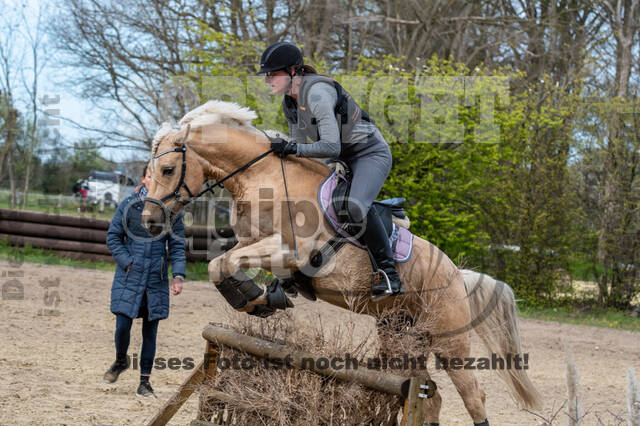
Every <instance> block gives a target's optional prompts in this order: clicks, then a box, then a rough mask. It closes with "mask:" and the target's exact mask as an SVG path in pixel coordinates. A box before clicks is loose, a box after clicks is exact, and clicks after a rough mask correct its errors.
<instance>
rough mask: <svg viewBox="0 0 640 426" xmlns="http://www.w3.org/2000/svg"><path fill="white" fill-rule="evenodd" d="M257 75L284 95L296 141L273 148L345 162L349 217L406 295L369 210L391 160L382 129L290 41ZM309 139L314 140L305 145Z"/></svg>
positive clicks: (276, 48)
mask: <svg viewBox="0 0 640 426" xmlns="http://www.w3.org/2000/svg"><path fill="white" fill-rule="evenodd" d="M258 74H264V75H265V82H266V83H267V84H268V85H269V86H271V93H272V94H283V95H284V99H283V100H282V109H283V112H284V115H285V117H286V118H287V122H288V123H289V129H290V132H291V138H292V141H293V142H286V141H284V140H282V139H276V140H274V141H273V142H272V143H271V148H272V149H273V152H274V153H275V154H277V155H280V156H282V157H285V156H287V155H291V154H295V155H296V156H297V157H314V158H335V157H337V158H339V159H341V160H342V161H344V162H345V163H347V165H348V166H349V167H350V168H351V171H352V173H353V178H352V181H351V189H350V192H349V200H348V201H347V210H348V213H349V215H350V218H351V220H352V221H353V223H358V224H363V225H364V227H365V230H364V234H363V239H364V241H365V243H366V244H367V247H368V248H369V250H370V251H371V254H372V255H373V257H374V259H375V261H376V264H377V266H378V268H379V269H380V270H382V271H383V272H384V273H385V274H386V276H387V278H388V279H389V285H390V287H391V291H392V293H393V294H400V293H402V292H403V291H402V282H401V281H400V277H399V276H398V271H397V270H396V267H395V262H394V260H393V253H392V251H391V247H390V246H389V239H388V237H387V233H386V230H385V227H384V225H383V223H382V220H381V219H380V217H379V216H378V214H377V211H376V209H375V208H371V204H372V203H373V201H374V200H375V199H376V197H377V196H378V194H379V193H380V189H382V185H383V184H384V181H385V180H386V178H387V176H388V175H389V171H390V170H391V162H392V160H391V150H390V149H389V145H388V144H387V142H386V141H385V140H384V138H383V137H382V134H381V133H380V130H378V128H377V127H376V126H375V125H374V124H373V123H372V122H371V120H370V119H369V116H368V115H367V113H366V112H364V111H362V110H361V109H360V107H359V106H358V105H357V104H356V102H355V101H354V100H353V98H352V97H351V96H350V95H349V94H348V93H347V92H345V91H344V89H342V87H341V86H340V85H339V84H337V83H336V82H335V80H333V79H331V78H329V77H325V76H322V75H318V73H317V72H316V70H315V69H313V67H311V66H309V65H304V62H303V59H302V52H301V51H300V49H298V47H297V46H296V45H294V44H292V43H287V42H279V43H275V44H273V45H271V46H269V47H268V48H267V49H266V50H265V51H264V53H263V54H262V57H261V59H260V70H259V71H258ZM307 138H309V139H311V141H312V143H306V142H307ZM387 290H388V287H387V284H386V282H383V281H381V282H380V283H379V284H376V285H375V286H374V287H373V288H372V293H373V295H374V296H378V295H381V294H384V293H385V292H387Z"/></svg>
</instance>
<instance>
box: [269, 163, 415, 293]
mask: <svg viewBox="0 0 640 426" xmlns="http://www.w3.org/2000/svg"><path fill="white" fill-rule="evenodd" d="M341 166H342V167H341V168H342V169H343V170H340V172H332V173H331V174H330V175H329V176H328V177H327V178H326V179H325V180H324V182H323V183H322V184H321V185H320V188H319V189H318V202H319V204H320V208H321V209H322V212H323V214H324V217H325V219H326V220H327V222H329V223H330V224H331V226H332V227H333V229H334V231H335V235H334V236H333V238H331V239H330V240H329V241H328V242H327V243H326V244H325V245H324V246H322V248H320V249H319V250H316V251H315V252H314V253H312V255H311V259H310V261H309V262H308V263H307V264H306V265H305V266H303V267H302V268H300V270H298V271H296V272H295V273H294V274H293V276H292V277H291V278H287V279H285V280H281V281H280V284H282V287H283V289H284V290H285V292H287V294H290V295H294V294H297V293H298V292H299V293H300V294H302V296H304V297H306V298H307V299H309V300H316V296H315V293H314V290H313V287H312V285H311V280H312V278H313V277H314V276H316V274H317V273H318V271H319V270H320V269H322V267H323V266H324V265H325V264H326V263H327V262H328V261H329V259H331V257H332V256H334V255H335V254H336V253H337V252H338V251H339V250H340V248H342V246H343V245H344V244H347V243H350V244H354V245H355V246H357V247H359V248H362V249H366V245H365V244H364V242H363V241H360V240H359V239H358V238H357V237H358V236H360V235H362V231H363V230H362V229H361V226H362V224H360V226H359V227H358V226H357V224H354V223H352V222H353V221H352V220H351V219H350V218H349V214H348V209H347V204H346V201H347V200H348V197H349V190H350V188H351V172H350V170H349V168H348V167H347V166H346V164H344V163H342V164H341ZM405 201H406V200H405V199H404V198H391V199H387V200H381V201H374V202H373V204H372V206H371V208H375V209H377V210H378V214H379V215H380V217H381V218H382V222H383V224H384V226H385V229H386V230H387V236H388V238H389V243H390V245H391V250H392V251H393V258H394V260H395V262H396V263H404V262H408V261H409V259H410V258H411V254H412V251H413V234H412V233H411V232H410V231H409V230H408V229H406V228H404V227H402V226H398V225H396V223H394V220H393V219H394V218H397V219H400V220H402V222H405V223H408V218H407V215H406V213H405V211H404V208H403V206H404V203H405ZM354 225H355V226H354Z"/></svg>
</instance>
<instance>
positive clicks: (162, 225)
mask: <svg viewBox="0 0 640 426" xmlns="http://www.w3.org/2000/svg"><path fill="white" fill-rule="evenodd" d="M170 218H171V214H170V212H169V211H168V210H167V208H166V207H165V206H164V204H163V203H162V202H161V201H160V200H156V199H153V198H146V199H145V204H144V209H143V210H142V226H144V229H146V231H147V232H148V233H149V235H151V236H152V237H157V236H158V235H160V234H162V233H163V232H166V231H167V230H168V229H169V226H170Z"/></svg>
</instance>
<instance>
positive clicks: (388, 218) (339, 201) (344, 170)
mask: <svg viewBox="0 0 640 426" xmlns="http://www.w3.org/2000/svg"><path fill="white" fill-rule="evenodd" d="M336 162H338V163H339V164H340V167H339V168H338V169H336V172H335V173H334V174H335V175H336V176H337V177H338V181H337V184H336V186H335V189H334V190H333V194H332V195H331V205H332V206H333V210H334V211H335V213H336V217H337V219H338V223H339V224H347V226H343V227H342V228H343V229H344V230H345V231H346V232H347V233H348V234H349V235H350V236H352V237H353V238H356V237H357V236H358V235H361V234H362V232H361V231H362V229H360V228H361V227H360V226H358V224H355V223H354V221H353V220H352V219H351V217H350V216H349V210H348V206H347V201H348V200H349V192H350V190H351V178H352V176H353V175H352V172H351V169H350V168H349V166H348V165H347V164H346V163H344V162H343V161H340V160H337V161H336ZM406 201H407V200H406V198H389V199H386V200H381V201H374V202H373V205H372V206H371V208H375V209H376V210H377V211H378V215H379V216H380V218H381V219H382V223H383V224H384V227H385V229H386V231H387V236H388V237H389V238H391V237H392V235H393V226H394V224H393V217H397V218H398V219H401V220H408V218H407V214H406V213H405V211H404V203H405V202H406ZM322 207H323V210H325V213H326V209H325V207H324V206H322ZM330 222H332V221H331V220H330ZM358 242H359V243H360V245H361V246H364V245H365V244H364V242H363V241H362V240H361V239H359V238H358ZM392 243H393V241H392Z"/></svg>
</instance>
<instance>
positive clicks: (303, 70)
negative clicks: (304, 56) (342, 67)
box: [296, 64, 318, 75]
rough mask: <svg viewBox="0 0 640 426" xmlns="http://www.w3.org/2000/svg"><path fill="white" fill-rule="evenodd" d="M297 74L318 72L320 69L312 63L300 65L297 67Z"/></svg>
mask: <svg viewBox="0 0 640 426" xmlns="http://www.w3.org/2000/svg"><path fill="white" fill-rule="evenodd" d="M296 74H297V75H307V74H318V71H316V69H315V68H314V67H312V66H311V65H307V64H305V65H299V66H297V67H296Z"/></svg>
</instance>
